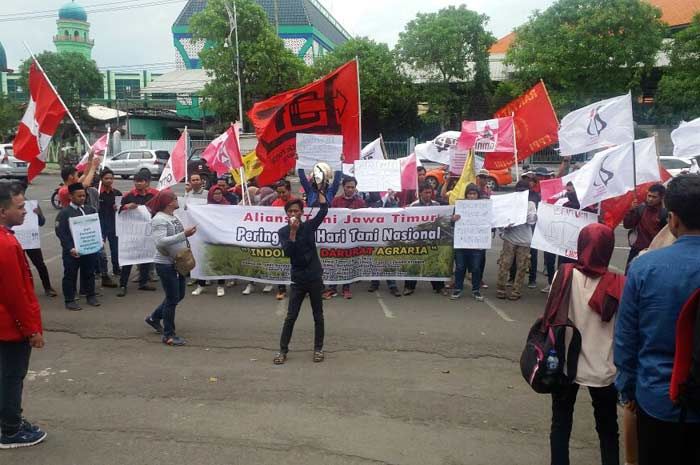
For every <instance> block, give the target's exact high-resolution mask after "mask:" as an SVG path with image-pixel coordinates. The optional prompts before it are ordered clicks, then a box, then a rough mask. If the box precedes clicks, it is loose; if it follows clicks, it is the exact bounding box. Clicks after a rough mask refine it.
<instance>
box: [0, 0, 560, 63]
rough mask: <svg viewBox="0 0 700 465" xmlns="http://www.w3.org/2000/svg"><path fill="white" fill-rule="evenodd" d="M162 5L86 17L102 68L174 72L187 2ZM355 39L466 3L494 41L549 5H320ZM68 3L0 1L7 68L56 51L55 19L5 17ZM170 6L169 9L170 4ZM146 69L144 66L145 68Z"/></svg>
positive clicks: (539, 0)
mask: <svg viewBox="0 0 700 465" xmlns="http://www.w3.org/2000/svg"><path fill="white" fill-rule="evenodd" d="M156 1H158V0H137V1H135V2H130V1H128V0H126V1H125V0H121V1H109V2H108V1H107V0H80V3H81V4H82V5H83V6H86V7H87V6H90V5H100V4H101V5H105V4H108V5H109V4H111V5H113V6H114V5H119V4H121V5H134V4H144V3H154V2H156ZM160 1H161V2H162V3H165V4H161V5H157V6H150V7H143V8H133V9H127V10H122V11H110V12H101V13H92V14H90V13H89V14H88V15H89V16H88V21H89V22H90V23H91V35H92V38H93V39H94V40H95V48H94V49H93V58H94V59H95V60H96V61H97V64H98V66H99V67H100V68H115V67H122V69H126V67H127V66H131V67H134V69H138V68H139V66H141V67H149V68H150V69H153V70H154V71H163V70H166V69H171V68H172V63H173V62H174V59H175V49H174V47H173V46H172V38H171V33H170V27H171V25H172V23H173V21H174V20H175V18H176V17H177V15H178V13H179V12H180V11H181V10H182V7H183V6H184V5H185V3H186V2H185V1H184V0H182V1H177V0H175V1H174V0H160ZM319 1H320V2H321V3H322V4H323V5H324V6H325V7H326V8H327V9H328V10H329V11H330V12H331V13H332V14H333V15H334V16H335V18H336V19H337V20H338V21H339V22H340V23H341V24H342V25H343V26H344V27H345V28H346V29H347V30H348V31H349V32H350V33H351V34H353V35H360V36H368V37H370V38H372V39H374V40H377V41H380V42H386V43H388V44H389V45H390V46H393V45H394V44H395V43H396V41H397V39H398V35H399V32H401V31H402V30H403V29H404V26H405V24H406V23H407V22H408V21H410V20H411V19H413V18H414V17H415V15H416V13H418V12H431V11H437V10H439V9H440V8H444V7H445V6H448V5H459V4H462V3H465V4H466V5H467V7H468V8H470V9H472V10H475V11H478V12H480V13H485V14H486V15H488V16H489V17H490V18H491V20H490V22H489V24H488V28H489V29H490V30H491V32H492V33H493V34H494V35H495V36H496V37H501V36H503V35H505V34H507V33H509V32H510V31H511V30H512V29H513V28H514V27H515V26H517V25H519V24H521V23H522V22H524V21H525V20H526V19H527V18H528V16H529V15H530V13H531V12H532V10H534V9H544V8H547V7H548V6H549V5H551V4H552V3H553V0H463V1H449V0H351V1H350V0H319ZM65 2H66V0H0V42H2V43H3V45H4V46H5V50H6V52H7V59H8V62H9V63H8V64H9V66H10V67H11V68H17V66H18V65H19V63H20V61H22V60H23V59H24V58H26V56H27V53H26V52H25V49H24V46H23V45H22V41H27V42H28V43H29V45H30V47H31V48H32V49H33V50H34V51H35V53H38V52H40V51H43V50H54V47H53V43H52V37H53V35H54V34H55V32H56V17H55V15H54V16H53V17H50V18H42V19H31V20H26V19H25V20H21V21H20V20H16V21H6V19H7V18H8V17H10V16H9V15H16V14H19V13H26V12H47V14H48V15H51V14H52V13H53V11H52V10H58V8H60V7H61V6H62V5H63V4H64V3H65ZM168 2H170V3H168ZM144 65H147V66H144Z"/></svg>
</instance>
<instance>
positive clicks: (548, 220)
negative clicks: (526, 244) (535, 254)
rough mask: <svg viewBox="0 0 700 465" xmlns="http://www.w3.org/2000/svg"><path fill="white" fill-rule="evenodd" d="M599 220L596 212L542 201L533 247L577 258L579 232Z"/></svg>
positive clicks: (538, 210)
mask: <svg viewBox="0 0 700 465" xmlns="http://www.w3.org/2000/svg"><path fill="white" fill-rule="evenodd" d="M597 222H598V215H596V214H595V213H589V212H585V211H583V210H575V209H573V208H566V207H561V206H558V205H551V204H548V203H545V202H540V205H539V208H538V209H537V225H536V226H535V234H534V235H533V237H532V245H531V247H532V248H533V249H537V250H542V251H544V252H549V253H553V254H556V255H561V256H563V257H568V258H573V259H576V258H578V235H579V233H580V232H581V230H582V229H583V228H584V227H586V226H588V225H589V224H592V223H597Z"/></svg>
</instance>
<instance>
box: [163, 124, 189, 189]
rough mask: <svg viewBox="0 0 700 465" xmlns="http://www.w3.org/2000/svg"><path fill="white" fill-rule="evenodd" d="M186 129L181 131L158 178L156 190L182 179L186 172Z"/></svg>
mask: <svg viewBox="0 0 700 465" xmlns="http://www.w3.org/2000/svg"><path fill="white" fill-rule="evenodd" d="M186 152H187V129H185V130H184V131H182V135H181V136H180V139H178V141H177V143H176V144H175V148H173V153H172V154H171V155H170V159H169V160H168V163H167V164H166V165H165V168H163V172H162V173H161V175H160V179H159V180H158V190H163V189H167V188H168V187H170V186H174V185H175V184H177V183H179V182H180V181H182V180H183V179H184V177H185V175H186V173H187V155H186Z"/></svg>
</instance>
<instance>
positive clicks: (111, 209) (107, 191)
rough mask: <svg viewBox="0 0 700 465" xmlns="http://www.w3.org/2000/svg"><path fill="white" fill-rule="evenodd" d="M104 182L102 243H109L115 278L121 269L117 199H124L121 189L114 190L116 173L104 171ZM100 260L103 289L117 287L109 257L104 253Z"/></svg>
mask: <svg viewBox="0 0 700 465" xmlns="http://www.w3.org/2000/svg"><path fill="white" fill-rule="evenodd" d="M100 177H101V180H102V188H101V191H100V202H99V205H100V206H99V209H98V213H99V215H100V228H101V229H102V242H104V243H105V245H107V243H108V242H109V253H110V255H111V258H112V273H113V274H114V275H115V276H119V275H120V268H119V242H118V239H117V226H116V215H117V202H116V198H117V197H122V193H121V191H120V190H119V189H115V188H114V172H112V170H110V169H109V168H105V169H104V170H102V173H101V174H100ZM100 260H101V262H102V265H101V267H100V268H101V271H102V287H117V284H116V283H114V282H112V279H111V278H110V276H109V273H108V270H109V267H108V263H107V255H106V254H105V253H102V254H101V255H100Z"/></svg>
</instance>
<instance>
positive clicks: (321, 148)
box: [297, 133, 343, 171]
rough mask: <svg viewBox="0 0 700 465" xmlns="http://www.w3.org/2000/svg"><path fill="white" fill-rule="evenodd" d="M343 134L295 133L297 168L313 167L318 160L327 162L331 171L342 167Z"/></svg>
mask: <svg viewBox="0 0 700 465" xmlns="http://www.w3.org/2000/svg"><path fill="white" fill-rule="evenodd" d="M342 154H343V136H335V135H328V134H301V133H298V134H297V155H298V158H297V169H300V168H303V169H305V170H311V169H313V167H314V165H315V164H316V163H319V162H324V163H328V165H329V166H330V167H331V169H332V170H333V171H340V170H341V169H342V168H343V167H342V161H341V158H342Z"/></svg>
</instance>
